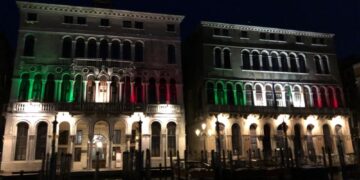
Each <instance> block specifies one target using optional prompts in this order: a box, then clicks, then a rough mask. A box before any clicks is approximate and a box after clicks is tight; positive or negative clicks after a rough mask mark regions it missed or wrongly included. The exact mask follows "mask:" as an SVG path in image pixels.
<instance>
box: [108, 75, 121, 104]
mask: <svg viewBox="0 0 360 180" xmlns="http://www.w3.org/2000/svg"><path fill="white" fill-rule="evenodd" d="M110 93H111V99H110V102H113V103H114V102H119V79H118V78H117V77H116V76H113V77H111V84H110Z"/></svg>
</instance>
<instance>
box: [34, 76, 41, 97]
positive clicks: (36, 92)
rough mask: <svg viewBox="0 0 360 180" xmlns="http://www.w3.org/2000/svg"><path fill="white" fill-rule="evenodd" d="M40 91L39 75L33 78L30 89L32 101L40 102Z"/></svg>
mask: <svg viewBox="0 0 360 180" xmlns="http://www.w3.org/2000/svg"><path fill="white" fill-rule="evenodd" d="M41 90H42V77H41V75H40V74H37V75H36V76H35V80H34V84H33V89H32V100H33V101H37V102H39V101H41Z"/></svg>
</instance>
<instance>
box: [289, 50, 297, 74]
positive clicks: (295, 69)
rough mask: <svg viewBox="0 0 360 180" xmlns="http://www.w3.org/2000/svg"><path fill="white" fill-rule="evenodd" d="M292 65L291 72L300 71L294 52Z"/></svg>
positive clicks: (291, 56)
mask: <svg viewBox="0 0 360 180" xmlns="http://www.w3.org/2000/svg"><path fill="white" fill-rule="evenodd" d="M289 57H290V66H291V72H298V67H297V63H296V57H295V55H294V54H290V56H289Z"/></svg>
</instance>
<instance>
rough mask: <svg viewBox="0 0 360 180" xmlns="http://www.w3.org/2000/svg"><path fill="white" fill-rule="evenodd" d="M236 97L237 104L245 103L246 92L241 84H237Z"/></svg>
mask: <svg viewBox="0 0 360 180" xmlns="http://www.w3.org/2000/svg"><path fill="white" fill-rule="evenodd" d="M236 98H237V105H245V102H244V92H243V88H242V87H241V85H240V84H237V85H236Z"/></svg>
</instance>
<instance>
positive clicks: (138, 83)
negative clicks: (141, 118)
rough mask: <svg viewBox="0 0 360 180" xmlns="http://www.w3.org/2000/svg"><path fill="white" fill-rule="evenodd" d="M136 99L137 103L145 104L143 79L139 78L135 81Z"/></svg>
mask: <svg viewBox="0 0 360 180" xmlns="http://www.w3.org/2000/svg"><path fill="white" fill-rule="evenodd" d="M135 97H136V100H135V102H136V103H142V102H143V98H142V97H143V96H142V82H141V78H139V77H137V78H136V79H135Z"/></svg>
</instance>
